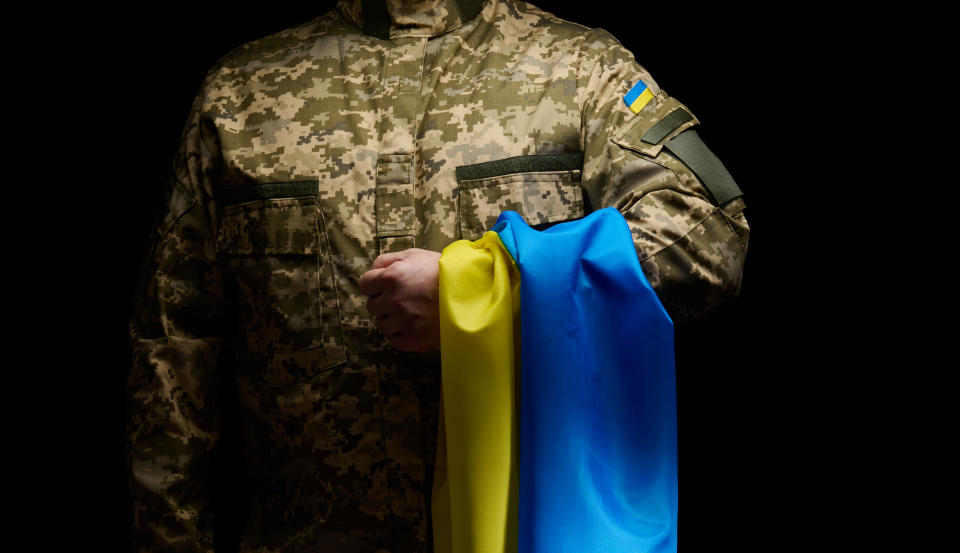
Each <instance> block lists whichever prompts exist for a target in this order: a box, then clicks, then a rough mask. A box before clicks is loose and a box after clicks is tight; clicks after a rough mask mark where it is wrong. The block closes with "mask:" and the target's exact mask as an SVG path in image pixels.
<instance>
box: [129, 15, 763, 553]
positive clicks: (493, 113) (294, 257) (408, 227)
mask: <svg viewBox="0 0 960 553" xmlns="http://www.w3.org/2000/svg"><path fill="white" fill-rule="evenodd" d="M481 4H482V5H481ZM365 5H369V6H373V7H369V8H368V9H367V13H366V14H364V13H363V6H365ZM386 7H387V8H388V10H389V19H384V17H386V14H387V11H386V10H383V5H382V4H381V6H380V10H378V9H376V2H361V1H360V0H343V1H341V3H340V5H339V6H338V8H337V9H336V10H334V11H332V12H330V13H328V14H326V15H323V16H321V17H319V18H317V19H315V20H313V21H310V22H309V23H306V24H303V25H300V26H298V27H295V28H292V29H289V30H286V31H283V32H280V33H277V34H275V35H272V36H269V37H266V38H263V39H261V40H257V41H255V42H252V43H250V44H247V45H245V46H243V47H241V48H238V49H237V50H235V51H233V52H231V53H230V54H229V55H227V56H226V57H225V58H223V59H222V60H221V61H220V62H219V63H218V64H217V65H216V66H215V67H214V68H213V69H212V70H211V71H210V72H209V74H208V76H207V78H206V80H205V81H204V84H203V86H202V89H201V90H200V93H199V95H198V96H197V99H196V102H195V103H194V106H193V108H192V111H191V114H190V117H189V120H188V122H187V125H186V129H185V131H184V135H183V140H182V148H181V149H180V151H179V153H178V156H177V159H176V161H175V167H174V176H173V178H172V179H171V184H170V186H169V189H168V191H167V202H166V205H165V211H164V213H165V216H164V217H162V219H161V222H160V223H159V224H158V225H157V228H156V231H155V233H154V236H153V240H154V241H153V245H152V249H151V255H150V257H149V261H148V267H147V272H146V278H145V280H144V285H143V290H142V300H141V302H140V306H139V308H138V311H137V316H136V317H135V320H134V321H133V323H132V325H131V327H132V338H133V350H134V360H133V368H132V371H131V375H130V381H129V386H130V398H131V414H130V421H129V431H128V437H129V444H130V459H129V460H130V465H131V474H132V482H131V485H132V490H133V494H134V506H135V514H134V518H135V535H136V540H137V542H138V543H139V544H140V545H141V547H142V550H154V549H155V550H164V551H167V550H170V551H201V550H204V551H206V550H211V549H212V537H211V534H212V522H211V520H212V519H211V517H212V515H211V505H210V500H209V495H208V492H209V490H208V488H209V486H208V480H209V474H210V471H211V470H212V469H211V464H210V457H211V450H212V448H213V446H214V444H215V443H216V441H217V439H218V437H219V436H220V433H221V427H222V426H221V423H222V420H221V415H220V407H219V406H220V405H221V404H222V402H223V392H222V390H225V389H235V391H236V393H237V394H238V395H239V401H240V405H241V406H242V424H243V432H244V434H243V444H244V451H245V457H244V459H243V460H242V461H241V460H237V462H243V463H245V467H246V474H248V475H249V478H250V480H251V486H252V501H251V505H250V507H249V515H248V523H247V527H246V531H245V534H244V537H243V541H242V544H241V550H242V551H308V550H309V551H320V550H324V551H326V550H330V551H357V552H360V551H363V552H367V551H370V552H372V551H425V550H427V548H428V543H427V542H428V518H429V514H428V513H429V511H428V499H429V497H430V489H431V482H430V478H431V471H432V468H431V465H432V461H433V459H434V456H435V447H436V446H435V442H436V419H437V401H438V397H439V387H438V378H439V366H438V365H439V363H438V360H439V356H438V355H436V352H434V353H433V354H423V355H420V354H405V353H400V352H397V351H394V350H391V349H390V348H389V346H388V345H387V344H386V342H385V340H384V339H383V338H382V337H381V336H379V335H378V332H377V330H376V328H375V327H374V321H373V319H372V317H371V316H370V315H369V313H367V311H366V308H365V300H366V298H365V297H364V296H363V295H362V294H360V292H359V291H358V288H357V283H358V280H359V278H360V276H361V275H362V274H363V273H364V272H365V271H366V270H368V269H369V268H370V265H371V262H372V261H373V259H374V258H375V257H376V256H377V255H378V254H380V253H383V252H388V251H396V250H400V249H404V248H409V247H420V248H424V249H430V250H436V251H439V250H441V249H442V248H443V247H444V246H446V245H447V244H449V243H450V242H452V241H454V240H457V239H460V238H467V239H475V238H478V237H479V236H480V234H481V233H482V231H483V230H485V229H487V228H489V227H490V226H491V224H492V223H493V221H494V220H495V218H496V216H497V215H498V214H499V213H500V212H501V211H503V210H506V209H511V210H515V211H518V212H520V213H521V214H523V215H524V217H525V218H526V219H527V220H528V221H529V222H530V223H531V224H533V225H547V224H550V223H553V222H557V221H562V220H569V219H575V218H578V217H581V216H583V215H584V214H585V213H587V212H589V211H590V210H592V209H596V208H598V207H601V206H610V205H614V206H617V207H618V208H619V209H620V211H621V212H622V213H623V214H624V216H625V217H626V219H627V220H628V222H629V223H630V225H631V227H632V229H633V233H634V237H635V243H636V248H637V252H638V254H639V256H640V258H641V260H642V266H643V268H644V270H645V272H646V274H647V276H648V277H649V278H650V280H651V282H652V284H653V285H654V287H655V288H656V289H657V291H658V293H659V294H660V297H661V299H662V301H663V302H664V304H665V305H666V307H667V309H668V311H669V312H670V313H671V315H672V316H673V317H674V318H675V319H683V318H686V317H689V316H693V315H696V314H698V313H700V312H703V311H706V310H707V309H709V308H710V307H712V306H714V305H717V304H719V303H721V302H723V301H727V300H729V299H731V298H732V297H734V296H735V295H736V294H737V292H738V289H739V285H740V274H741V268H742V265H743V260H744V256H745V251H746V245H747V237H748V227H747V224H746V221H745V219H744V216H743V208H744V204H743V202H742V200H741V199H740V198H735V199H732V200H729V201H726V202H725V203H723V205H719V206H718V205H717V202H716V201H715V200H714V198H713V197H712V195H711V193H710V192H708V190H707V189H706V188H705V187H704V186H703V185H702V184H701V182H700V181H699V180H698V178H697V177H696V176H695V174H694V173H693V172H691V170H690V169H688V168H687V166H686V165H685V164H684V163H682V162H681V161H678V159H676V158H675V157H673V156H671V155H670V154H669V153H668V151H667V150H666V149H665V148H664V144H665V143H666V142H667V141H668V140H671V139H672V138H673V137H675V136H677V135H678V134H679V133H681V132H684V131H686V130H687V129H689V128H690V127H692V126H694V125H696V124H697V120H696V119H695V118H693V117H692V116H689V117H688V118H684V121H683V122H682V124H680V125H679V126H676V127H675V128H672V129H668V130H670V132H669V133H668V134H666V135H665V136H662V137H660V138H659V139H658V140H654V141H652V142H651V141H649V140H648V139H649V137H650V135H649V134H648V133H649V131H650V129H651V128H652V127H654V126H655V124H656V123H657V122H659V121H661V120H663V119H664V118H665V117H667V116H668V115H669V114H670V113H672V112H674V111H676V110H678V109H679V110H683V112H684V113H688V112H686V110H685V108H684V107H683V106H682V105H681V104H679V103H678V102H677V101H676V100H674V99H673V98H671V97H669V96H667V95H666V94H665V93H664V92H663V91H661V90H660V89H659V87H657V85H656V83H655V82H654V81H653V79H652V78H651V77H650V75H649V74H647V72H646V71H645V70H644V69H643V68H641V67H640V66H639V65H637V63H636V62H635V61H634V59H633V56H632V55H631V54H630V53H629V52H627V51H626V50H624V48H623V47H622V46H621V45H620V44H619V43H618V42H617V41H616V40H615V39H613V38H612V37H611V36H610V35H609V34H608V33H606V32H605V31H602V30H591V29H587V28H584V27H581V26H578V25H574V24H571V23H568V22H566V21H563V20H560V19H558V18H556V17H554V16H551V15H550V14H547V13H544V12H542V11H540V10H538V9H536V8H534V7H532V6H529V5H526V4H522V3H519V2H516V1H514V0H500V1H494V0H487V1H484V2H480V0H473V1H470V0H458V1H454V0H423V1H421V2H405V3H401V2H400V1H399V0H388V1H387V3H386ZM381 12H382V13H381ZM478 12H479V13H478ZM387 36H389V40H385V38H386V37H387ZM638 79H642V80H643V81H644V82H645V83H647V84H648V86H649V87H650V89H651V91H652V92H653V94H654V97H653V99H652V100H651V101H650V103H649V104H648V105H647V106H646V107H645V108H644V109H643V110H642V111H641V112H640V113H639V114H636V115H635V114H633V113H632V112H631V111H630V110H629V109H628V108H627V106H626V105H625V104H624V102H623V100H622V97H623V95H624V94H625V93H626V92H627V90H628V89H629V88H630V87H631V86H632V85H633V84H634V83H636V81H637V80H638ZM645 139H647V140H645ZM458 167H459V168H461V169H458ZM224 382H229V383H230V386H225V385H224V384H223V383H224Z"/></svg>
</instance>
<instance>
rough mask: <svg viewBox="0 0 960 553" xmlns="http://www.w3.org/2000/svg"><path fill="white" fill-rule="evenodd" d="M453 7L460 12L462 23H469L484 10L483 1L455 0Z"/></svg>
mask: <svg viewBox="0 0 960 553" xmlns="http://www.w3.org/2000/svg"><path fill="white" fill-rule="evenodd" d="M453 5H455V6H456V7H457V11H458V12H460V21H461V22H462V23H467V22H468V21H470V20H471V19H473V18H474V17H476V16H477V14H478V13H480V10H481V9H483V0H454V1H453Z"/></svg>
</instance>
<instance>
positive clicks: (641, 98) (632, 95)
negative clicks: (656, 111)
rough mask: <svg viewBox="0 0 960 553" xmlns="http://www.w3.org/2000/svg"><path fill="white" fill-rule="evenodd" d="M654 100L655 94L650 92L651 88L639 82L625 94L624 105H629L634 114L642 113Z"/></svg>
mask: <svg viewBox="0 0 960 553" xmlns="http://www.w3.org/2000/svg"><path fill="white" fill-rule="evenodd" d="M652 99H653V92H650V87H648V86H647V85H646V83H644V82H643V81H637V84H635V85H633V88H631V89H630V90H629V91H628V92H627V93H626V94H624V96H623V103H625V104H627V107H628V108H630V111H632V112H633V113H640V110H641V109H643V107H644V106H646V105H647V102H649V101H650V100H652Z"/></svg>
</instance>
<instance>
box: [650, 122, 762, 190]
mask: <svg viewBox="0 0 960 553" xmlns="http://www.w3.org/2000/svg"><path fill="white" fill-rule="evenodd" d="M663 146H664V148H666V149H668V150H670V153H672V154H673V155H675V156H677V158H678V159H679V160H680V161H682V162H683V163H685V164H686V165H687V167H689V168H690V170H691V171H693V172H694V173H695V174H696V175H697V177H699V178H700V181H701V182H702V183H703V185H704V186H706V187H707V190H709V191H710V193H711V194H713V199H714V200H716V202H717V205H723V204H725V203H727V202H728V201H730V200H732V199H734V198H736V197H739V196H742V195H743V192H741V191H740V187H738V186H737V183H736V182H735V181H734V180H733V177H731V176H730V173H729V172H728V171H727V168H726V167H724V166H723V163H722V162H721V161H720V159H719V158H718V157H717V156H716V155H714V153H713V152H711V151H710V149H709V148H707V145H706V144H704V143H703V140H701V139H700V136H699V135H697V131H694V130H692V129H688V130H685V131H683V132H682V133H680V134H678V135H677V136H675V137H673V138H671V139H670V140H668V141H667V142H666V144H664V145H663Z"/></svg>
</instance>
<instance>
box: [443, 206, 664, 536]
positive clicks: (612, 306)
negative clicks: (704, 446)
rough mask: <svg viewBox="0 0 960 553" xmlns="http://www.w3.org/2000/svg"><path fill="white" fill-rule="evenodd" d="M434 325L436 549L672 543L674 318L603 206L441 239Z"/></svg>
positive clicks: (513, 217) (503, 222) (508, 221)
mask: <svg viewBox="0 0 960 553" xmlns="http://www.w3.org/2000/svg"><path fill="white" fill-rule="evenodd" d="M440 321H441V357H442V363H443V369H442V370H443V373H442V374H443V384H442V385H443V412H442V414H441V430H440V436H439V438H440V439H439V442H440V443H439V446H438V459H437V472H436V476H435V486H434V493H433V522H434V546H435V550H436V551H437V552H438V553H439V552H447V553H453V552H455V553H503V552H514V551H519V552H520V553H566V552H569V553H584V552H588V551H590V552H592V551H603V552H606V553H612V552H625V553H626V552H630V553H636V552H656V553H661V552H674V551H676V549H677V499H678V487H677V417H676V389H675V377H674V358H673V323H672V321H671V320H670V318H669V316H668V315H667V313H666V312H665V311H664V309H663V306H662V305H661V304H660V302H659V300H658V299H657V296H656V294H655V293H654V291H653V289H652V288H651V286H650V284H649V283H648V282H647V280H646V278H645V277H644V275H643V272H642V271H641V269H640V263H639V261H638V258H637V254H636V250H635V248H634V245H633V240H632V237H631V235H630V230H629V228H628V227H627V224H626V222H625V221H624V220H623V217H622V216H621V215H620V213H619V212H618V211H616V210H615V209H613V208H607V209H602V210H599V211H597V212H594V213H592V214H591V215H589V216H587V217H586V218H584V219H581V220H579V221H574V222H571V223H563V224H559V225H555V226H553V227H551V228H549V229H547V230H545V231H542V232H540V231H536V230H534V229H531V228H530V227H529V226H527V225H526V223H525V222H524V221H523V219H522V218H521V217H520V216H519V215H518V214H516V213H513V212H505V213H504V214H502V215H501V216H500V218H499V219H498V221H497V224H496V225H495V226H494V228H493V229H492V230H491V231H489V232H487V233H486V234H485V235H484V236H483V237H482V238H480V239H479V240H477V241H474V242H469V241H465V240H461V241H459V242H455V243H453V244H451V245H450V246H448V247H447V248H446V249H444V251H443V256H442V257H441V259H440ZM521 339H522V342H521Z"/></svg>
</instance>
